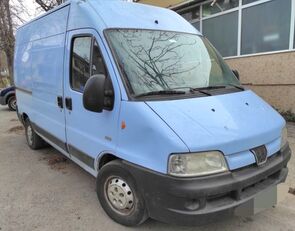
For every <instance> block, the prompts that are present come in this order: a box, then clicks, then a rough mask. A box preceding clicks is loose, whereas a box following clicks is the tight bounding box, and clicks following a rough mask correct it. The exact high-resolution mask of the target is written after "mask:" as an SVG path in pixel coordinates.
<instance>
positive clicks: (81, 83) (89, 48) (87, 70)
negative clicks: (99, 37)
mask: <svg viewBox="0 0 295 231" xmlns="http://www.w3.org/2000/svg"><path fill="white" fill-rule="evenodd" d="M71 54H72V56H71V87H72V89H73V90H76V91H79V92H83V91H84V87H85V84H86V82H87V80H88V79H89V78H90V76H92V75H97V74H103V75H106V67H105V64H104V61H103V58H102V55H101V52H100V49H99V46H98V43H97V41H96V40H95V38H94V37H91V36H85V37H76V38H74V39H73V45H72V52H71Z"/></svg>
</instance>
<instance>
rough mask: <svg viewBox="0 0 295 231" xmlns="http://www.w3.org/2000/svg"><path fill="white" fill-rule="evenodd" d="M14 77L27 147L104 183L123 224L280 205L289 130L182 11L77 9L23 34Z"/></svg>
mask: <svg viewBox="0 0 295 231" xmlns="http://www.w3.org/2000/svg"><path fill="white" fill-rule="evenodd" d="M14 73H15V85H16V96H17V102H18V108H17V109H18V115H19V118H20V119H21V121H22V122H23V124H24V126H25V131H26V132H25V134H26V139H27V143H28V145H29V147H30V148H32V149H38V148H42V147H44V145H45V144H46V143H48V144H50V145H52V146H53V147H54V148H56V149H57V150H58V151H60V152H61V153H63V154H64V155H65V156H66V157H67V158H69V159H71V160H72V161H74V162H75V163H77V164H78V165H79V166H81V167H82V168H83V169H85V170H86V171H87V172H89V173H90V174H91V175H93V176H94V177H96V179H97V180H96V183H97V186H96V189H97V195H98V199H99V201H100V204H101V206H102V207H103V209H104V210H105V212H106V213H107V214H108V215H109V216H110V217H111V218H112V219H113V220H115V221H116V222H118V223H120V224H123V225H127V226H134V225H139V224H141V223H142V222H144V221H145V220H146V219H147V218H149V217H150V218H153V219H156V220H159V221H162V222H168V223H173V224H185V225H196V224H202V223H208V222H212V221H216V220H218V219H224V218H225V217H230V216H233V215H240V214H242V213H244V212H245V211H246V209H245V208H248V210H250V211H251V213H252V212H253V214H254V213H255V212H256V211H257V210H259V208H260V207H259V204H261V201H262V202H263V203H264V205H270V206H272V205H273V204H275V203H276V199H275V196H273V195H275V193H276V186H277V185H278V184H279V183H281V182H284V181H285V179H286V177H287V173H288V169H287V163H288V161H289V159H290V157H291V151H290V148H289V145H288V142H287V131H286V127H285V126H286V123H285V121H284V119H283V118H282V117H281V116H280V115H279V114H278V113H277V112H276V111H275V110H274V109H273V108H272V107H271V106H269V105H268V104H267V103H266V102H265V101H263V100H262V99H261V98H260V97H258V96H257V95H256V94H255V93H254V92H253V91H251V90H248V89H245V88H244V87H243V86H241V83H240V81H239V79H238V74H237V72H233V71H232V70H231V69H230V68H229V67H228V65H227V64H226V63H225V62H224V60H223V59H222V57H221V56H220V54H219V53H218V52H217V51H216V50H215V49H214V47H213V46H212V45H211V44H210V42H209V41H208V40H207V39H206V38H205V37H204V36H203V35H202V34H200V32H198V31H197V30H196V29H195V28H194V27H193V26H192V25H191V24H190V23H188V22H187V21H186V20H185V19H183V18H182V17H181V16H180V15H178V14H177V13H175V12H173V11H170V10H168V9H162V8H158V7H152V6H147V5H141V4H138V3H129V2H124V1H119V0H108V1H107V0H83V1H82V0H72V1H67V2H66V3H64V4H63V5H61V6H59V7H57V8H55V9H54V10H53V11H50V12H48V13H46V14H45V15H43V16H41V17H39V18H36V19H35V20H33V21H31V22H29V23H28V24H26V25H24V26H22V27H21V28H19V29H18V31H17V36H16V49H15V68H14ZM265 202H266V203H265ZM263 203H262V204H263ZM249 208H250V209H249Z"/></svg>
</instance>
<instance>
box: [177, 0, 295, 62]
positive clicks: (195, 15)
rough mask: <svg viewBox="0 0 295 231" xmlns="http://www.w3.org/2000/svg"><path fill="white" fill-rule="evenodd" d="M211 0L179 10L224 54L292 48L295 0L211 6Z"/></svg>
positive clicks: (234, 0) (227, 1)
mask: <svg viewBox="0 0 295 231" xmlns="http://www.w3.org/2000/svg"><path fill="white" fill-rule="evenodd" d="M212 1H213V0H212ZM212 1H203V2H204V3H198V4H196V5H194V6H191V7H189V8H185V9H179V10H178V12H179V13H180V14H181V15H182V16H183V17H184V18H186V19H187V20H188V21H189V22H190V23H192V25H193V26H194V27H195V28H196V29H198V30H199V31H200V32H201V33H203V34H204V35H205V36H207V37H208V38H209V40H210V41H211V42H212V44H213V45H214V46H215V47H216V48H217V50H218V51H219V52H220V53H221V55H223V56H224V57H229V56H240V55H252V54H259V53H264V52H276V51H284V50H289V49H295V35H294V41H292V40H293V28H292V30H290V27H291V21H295V12H294V13H293V14H291V11H292V9H293V8H294V6H293V5H294V4H295V0H217V1H216V3H215V4H214V5H213V6H212ZM294 11H295V10H294ZM239 13H241V14H240V16H241V17H239ZM291 17H292V18H291ZM294 24H295V23H294ZM292 25H293V23H292ZM294 30H295V29H294ZM290 31H291V32H290ZM291 33H292V36H291Z"/></svg>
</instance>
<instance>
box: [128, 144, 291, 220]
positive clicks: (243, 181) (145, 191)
mask: <svg viewBox="0 0 295 231" xmlns="http://www.w3.org/2000/svg"><path fill="white" fill-rule="evenodd" d="M290 158H291V150H290V147H289V145H286V146H285V147H284V148H283V149H282V150H281V151H279V152H278V153H276V154H275V155H273V156H272V157H271V158H269V159H268V161H267V163H266V164H265V165H263V166H260V167H257V166H256V165H252V166H249V167H245V168H243V169H240V170H236V171H233V172H230V173H224V174H218V175H212V176H205V177H198V178H177V177H171V176H168V175H164V174H159V173H155V172H153V171H150V170H147V169H143V168H141V167H138V166H135V165H132V164H130V163H126V162H125V164H126V168H127V169H128V170H129V172H130V173H131V174H132V175H133V176H134V178H135V180H136V182H137V186H138V190H140V192H141V193H142V195H144V198H145V203H146V206H147V209H148V213H149V216H150V217H151V218H153V219H156V220H159V221H162V222H166V223H171V224H178V225H201V224H206V223H210V222H213V221H214V222H215V221H218V220H222V219H224V218H225V217H230V216H233V215H234V214H235V210H236V208H237V207H239V206H241V205H243V204H245V203H246V202H248V201H249V200H251V199H252V198H253V197H254V196H255V195H256V194H257V193H258V192H260V191H262V190H264V189H266V188H269V187H270V186H274V185H277V184H279V183H281V182H284V181H285V180H286V177H287V174H288V168H287V163H288V161H289V160H290Z"/></svg>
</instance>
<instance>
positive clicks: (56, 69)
mask: <svg viewBox="0 0 295 231" xmlns="http://www.w3.org/2000/svg"><path fill="white" fill-rule="evenodd" d="M68 13H69V6H66V7H64V8H61V9H59V10H57V11H55V12H52V13H51V14H48V15H46V16H44V17H41V18H40V19H37V20H36V21H33V22H31V23H29V24H28V25H25V26H24V27H22V28H20V30H19V31H18V32H17V41H16V44H17V45H16V53H15V85H16V87H17V100H18V109H19V112H20V113H26V114H27V115H28V116H29V118H30V120H31V121H32V123H33V124H34V125H36V127H38V128H39V129H40V131H44V133H46V135H44V134H43V135H44V136H46V138H48V139H50V140H53V141H58V145H59V146H60V147H61V148H63V149H65V142H66V139H65V116H64V110H63V109H62V108H60V107H59V106H58V104H57V97H58V96H63V76H64V71H63V67H64V66H63V64H64V50H65V45H64V44H65V34H66V25H67V17H68Z"/></svg>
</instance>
